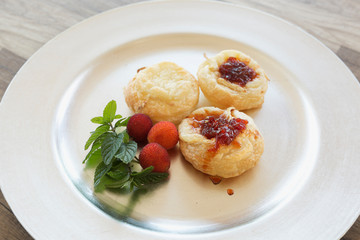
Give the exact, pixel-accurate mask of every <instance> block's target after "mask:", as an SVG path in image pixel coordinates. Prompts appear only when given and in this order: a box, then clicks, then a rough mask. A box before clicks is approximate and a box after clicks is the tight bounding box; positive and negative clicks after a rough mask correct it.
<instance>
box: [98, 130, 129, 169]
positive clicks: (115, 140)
mask: <svg viewBox="0 0 360 240" xmlns="http://www.w3.org/2000/svg"><path fill="white" fill-rule="evenodd" d="M123 138H124V135H123V134H121V133H120V134H119V135H116V133H114V132H112V133H111V134H109V135H108V136H107V137H106V138H105V139H104V141H103V143H102V144H101V156H102V158H103V162H104V163H105V165H109V164H110V163H111V161H112V159H113V157H114V156H115V154H116V152H117V151H118V150H119V148H120V146H121V144H122V143H123Z"/></svg>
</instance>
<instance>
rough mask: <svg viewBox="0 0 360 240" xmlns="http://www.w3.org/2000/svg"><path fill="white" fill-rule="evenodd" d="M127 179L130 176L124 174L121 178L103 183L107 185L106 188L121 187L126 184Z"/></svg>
mask: <svg viewBox="0 0 360 240" xmlns="http://www.w3.org/2000/svg"><path fill="white" fill-rule="evenodd" d="M129 179H130V176H129V175H126V176H124V177H123V178H121V179H118V180H112V181H111V182H109V183H107V184H106V185H105V187H107V188H123V187H125V186H126V183H128V181H129Z"/></svg>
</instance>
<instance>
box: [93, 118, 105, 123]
mask: <svg viewBox="0 0 360 240" xmlns="http://www.w3.org/2000/svg"><path fill="white" fill-rule="evenodd" d="M91 122H93V123H98V124H104V123H105V122H104V118H103V117H94V118H92V119H91Z"/></svg>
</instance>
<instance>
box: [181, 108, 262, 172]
mask: <svg viewBox="0 0 360 240" xmlns="http://www.w3.org/2000/svg"><path fill="white" fill-rule="evenodd" d="M220 114H224V115H225V116H226V118H228V119H229V120H230V119H231V118H241V119H245V120H247V121H248V123H247V125H246V129H245V130H244V132H242V133H240V134H239V135H238V136H237V137H236V138H235V139H234V140H233V142H232V143H230V144H229V145H220V146H219V148H218V149H217V151H216V152H214V151H211V149H213V148H214V146H215V138H211V139H207V138H206V137H204V136H203V135H202V134H201V133H200V128H199V127H194V117H196V118H197V119H198V118H199V117H200V118H202V119H204V118H205V117H206V116H214V115H220ZM195 126H196V124H195ZM179 138H180V141H179V142H180V150H181V153H182V154H183V156H184V157H185V159H186V160H187V161H188V162H190V163H191V164H192V165H193V166H194V168H196V169H198V170H199V171H201V172H203V173H206V174H208V175H211V176H219V177H223V178H230V177H235V176H239V175H241V174H242V173H244V172H245V171H247V170H249V169H251V168H253V167H254V166H255V165H256V164H257V162H258V161H259V159H260V157H261V155H262V153H263V151H264V139H263V137H262V136H261V134H260V132H259V130H258V128H257V127H256V125H255V123H254V121H253V119H252V118H251V117H250V116H248V115H246V114H245V113H242V112H239V111H237V110H235V108H233V107H230V108H228V109H226V110H222V109H219V108H215V107H203V108H199V109H197V110H195V111H194V112H192V113H191V114H190V116H189V117H187V118H185V119H184V120H183V121H182V122H181V123H180V125H179ZM209 150H210V151H209Z"/></svg>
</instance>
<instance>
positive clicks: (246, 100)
mask: <svg viewBox="0 0 360 240" xmlns="http://www.w3.org/2000/svg"><path fill="white" fill-rule="evenodd" d="M231 71H232V72H231ZM197 77H198V81H199V85H200V88H201V90H202V92H203V93H204V95H205V96H206V98H207V99H208V100H209V101H210V102H211V103H212V104H213V105H214V106H217V107H219V108H227V107H235V108H236V109H238V110H245V109H251V108H257V107H260V106H261V105H262V104H263V102H264V95H265V93H266V90H267V88H268V78H267V76H266V75H265V73H264V70H263V69H262V68H261V67H260V66H259V65H258V64H257V63H256V61H255V60H253V59H252V58H250V57H249V56H247V55H246V54H244V53H242V52H240V51H236V50H224V51H222V52H220V53H219V54H217V55H216V56H214V57H212V58H207V60H206V61H204V62H203V63H202V64H201V65H200V66H199V69H198V73H197Z"/></svg>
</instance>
